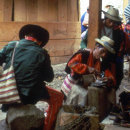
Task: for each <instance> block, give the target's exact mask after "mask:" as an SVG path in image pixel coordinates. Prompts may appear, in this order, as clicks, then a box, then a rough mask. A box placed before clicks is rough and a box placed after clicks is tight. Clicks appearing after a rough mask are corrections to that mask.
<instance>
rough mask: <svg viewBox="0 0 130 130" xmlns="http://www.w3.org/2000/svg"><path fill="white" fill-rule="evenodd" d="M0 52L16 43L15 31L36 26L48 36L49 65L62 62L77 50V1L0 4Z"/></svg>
mask: <svg viewBox="0 0 130 130" xmlns="http://www.w3.org/2000/svg"><path fill="white" fill-rule="evenodd" d="M0 3H1V4H0V48H2V47H3V46H4V45H5V44H7V43H8V41H12V40H18V39H19V38H18V32H19V29H20V28H21V27H22V26H23V25H25V24H28V23H31V24H38V25H40V26H42V27H44V28H46V29H47V30H48V31H49V33H50V40H49V42H48V44H47V45H46V49H47V50H48V51H49V53H50V55H51V59H52V64H57V63H62V62H66V61H67V60H68V58H69V57H70V56H71V55H72V54H73V53H74V52H75V51H76V50H78V49H79V44H80V34H81V32H80V19H79V5H78V3H79V0H0Z"/></svg>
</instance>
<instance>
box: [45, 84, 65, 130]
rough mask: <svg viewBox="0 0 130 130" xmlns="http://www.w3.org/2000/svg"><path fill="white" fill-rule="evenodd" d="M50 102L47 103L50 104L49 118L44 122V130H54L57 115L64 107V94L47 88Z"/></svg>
mask: <svg viewBox="0 0 130 130" xmlns="http://www.w3.org/2000/svg"><path fill="white" fill-rule="evenodd" d="M47 90H48V93H49V95H50V100H48V101H47V103H48V104H49V108H48V112H47V117H46V118H45V121H44V130H52V127H53V125H54V123H55V121H56V117H57V113H58V111H59V109H60V107H61V106H62V102H63V98H64V95H63V93H62V92H60V91H57V90H55V89H53V88H50V87H48V86H47Z"/></svg>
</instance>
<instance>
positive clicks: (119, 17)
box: [106, 13, 121, 19]
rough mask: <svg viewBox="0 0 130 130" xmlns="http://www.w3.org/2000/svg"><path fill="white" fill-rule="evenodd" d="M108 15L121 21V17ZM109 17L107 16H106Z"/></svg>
mask: <svg viewBox="0 0 130 130" xmlns="http://www.w3.org/2000/svg"><path fill="white" fill-rule="evenodd" d="M106 14H107V15H109V16H111V17H113V18H116V19H121V18H120V17H119V16H118V17H117V16H114V15H110V14H109V13H106ZM106 17H107V16H106Z"/></svg>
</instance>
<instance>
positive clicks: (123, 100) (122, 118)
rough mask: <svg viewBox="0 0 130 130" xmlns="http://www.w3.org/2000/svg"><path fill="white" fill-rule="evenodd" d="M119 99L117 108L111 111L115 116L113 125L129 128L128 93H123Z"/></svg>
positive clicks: (129, 98)
mask: <svg viewBox="0 0 130 130" xmlns="http://www.w3.org/2000/svg"><path fill="white" fill-rule="evenodd" d="M119 98H120V99H119V106H118V108H114V110H113V113H115V115H116V118H115V120H114V124H117V125H120V126H124V127H129V128H130V93H129V92H125V91H124V92H122V93H121V94H120V95H119Z"/></svg>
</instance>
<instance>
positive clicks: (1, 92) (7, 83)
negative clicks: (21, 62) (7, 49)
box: [0, 42, 20, 104]
mask: <svg viewBox="0 0 130 130" xmlns="http://www.w3.org/2000/svg"><path fill="white" fill-rule="evenodd" d="M17 45H18V42H17V43H16V45H15V48H14V51H13V54H12V59H11V65H10V67H9V68H8V69H6V70H4V71H3V72H2V74H1V75H0V104H10V103H14V102H20V97H19V94H18V90H17V85H16V80H15V74H14V67H13V61H14V53H15V49H16V47H17Z"/></svg>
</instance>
